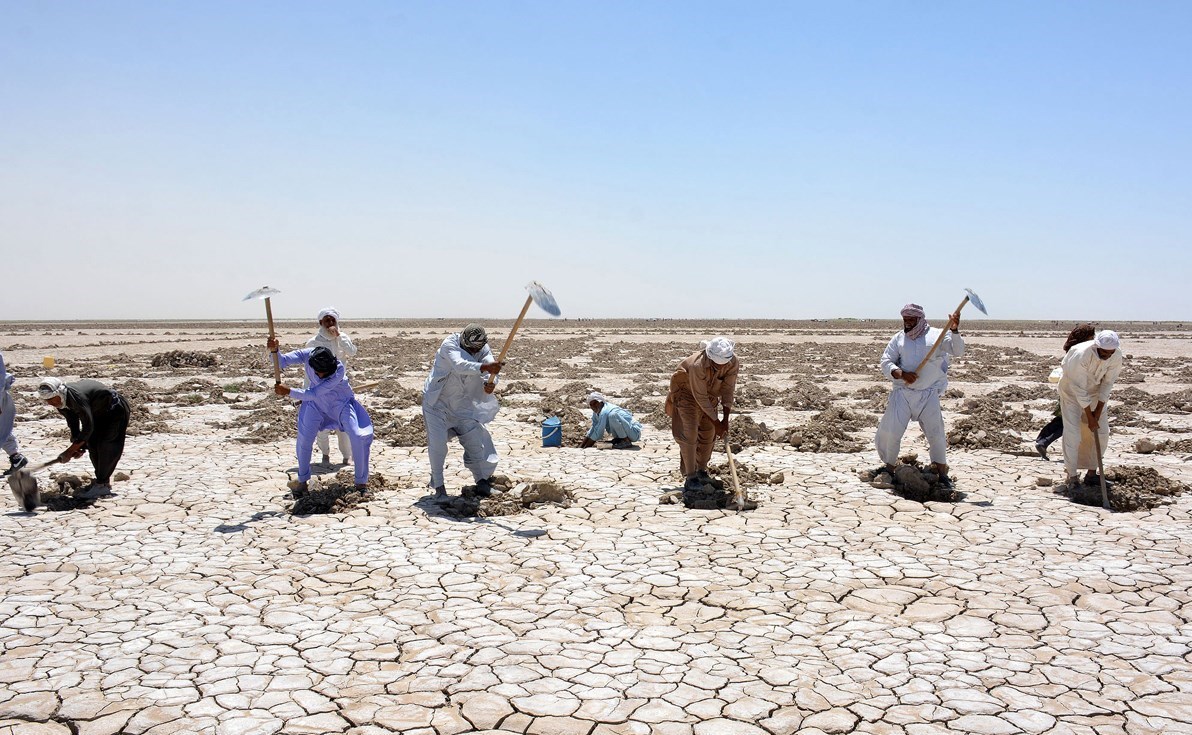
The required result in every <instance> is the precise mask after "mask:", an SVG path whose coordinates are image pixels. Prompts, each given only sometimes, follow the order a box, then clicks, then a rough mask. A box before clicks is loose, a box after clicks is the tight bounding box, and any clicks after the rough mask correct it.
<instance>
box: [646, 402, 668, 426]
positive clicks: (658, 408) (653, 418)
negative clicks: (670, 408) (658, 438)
mask: <svg viewBox="0 0 1192 735" xmlns="http://www.w3.org/2000/svg"><path fill="white" fill-rule="evenodd" d="M638 421H641V422H642V423H643V424H649V425H650V426H653V427H654V428H656V429H658V430H659V431H669V430H670V427H671V417H670V416H667V415H666V401H665V399H663V400H660V401H658V402H657V403H655V404H654V405H653V407H652V408H650V410H648V411H646V412H645V413H643V414H642V415H641V416H639V417H638Z"/></svg>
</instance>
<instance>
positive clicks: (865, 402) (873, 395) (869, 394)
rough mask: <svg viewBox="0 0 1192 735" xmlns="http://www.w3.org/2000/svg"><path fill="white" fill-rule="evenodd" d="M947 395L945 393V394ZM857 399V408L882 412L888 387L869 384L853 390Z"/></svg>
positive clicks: (888, 391)
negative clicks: (866, 386)
mask: <svg viewBox="0 0 1192 735" xmlns="http://www.w3.org/2000/svg"><path fill="white" fill-rule="evenodd" d="M945 395H947V394H945ZM853 397H854V398H856V399H857V402H858V403H857V406H858V408H864V409H866V410H868V411H873V412H875V413H884V412H885V410H886V404H887V403H888V402H889V400H890V389H889V388H888V387H886V386H879V385H871V386H869V387H868V388H861V389H860V390H857V391H854V392H853Z"/></svg>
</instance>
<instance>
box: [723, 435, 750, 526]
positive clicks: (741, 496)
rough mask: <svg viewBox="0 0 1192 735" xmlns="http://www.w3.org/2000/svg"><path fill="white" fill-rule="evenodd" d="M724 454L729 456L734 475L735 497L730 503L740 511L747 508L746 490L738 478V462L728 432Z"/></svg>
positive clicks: (725, 437) (731, 471)
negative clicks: (734, 459) (742, 487)
mask: <svg viewBox="0 0 1192 735" xmlns="http://www.w3.org/2000/svg"><path fill="white" fill-rule="evenodd" d="M724 454H725V456H727V457H728V469H729V472H730V473H732V476H733V499H732V501H730V504H731V506H732V507H733V508H735V509H737V510H738V511H741V510H745V491H743V490H742V489H741V481H740V480H739V479H738V478H737V463H736V462H735V461H733V450H732V448H731V447H729V445H728V432H727V431H726V432H725V433H724Z"/></svg>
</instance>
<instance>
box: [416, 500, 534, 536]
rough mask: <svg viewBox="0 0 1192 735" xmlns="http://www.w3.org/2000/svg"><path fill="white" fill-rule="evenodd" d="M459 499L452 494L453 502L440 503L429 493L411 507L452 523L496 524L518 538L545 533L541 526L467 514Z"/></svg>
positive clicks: (431, 516)
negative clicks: (522, 525)
mask: <svg viewBox="0 0 1192 735" xmlns="http://www.w3.org/2000/svg"><path fill="white" fill-rule="evenodd" d="M459 500H460V498H459V496H453V497H450V498H449V501H455V502H451V503H450V504H449V505H440V504H439V503H438V502H436V500H435V495H434V494H433V493H430V494H427V495H423V496H422V497H421V498H418V499H417V500H415V501H414V504H413V506H411V507H414V508H418V509H419V510H421V511H422V512H423V513H425V514H426V516H427V517H428V518H442V519H444V520H447V521H451V522H453V523H474V524H481V525H486V526H496V527H497V528H501V529H504V530H506V531H508V532H509V533H510V535H513V536H517V537H519V538H539V537H541V536H545V535H546V534H547V531H546V529H542V528H530V529H518V528H512V527H511V526H506V525H505V524H503V523H500V522H499V521H494V520H493V519H492V518H490V517H488V516H478V515H468V514H467V513H466V512H462V511H461V510H459V509H460V505H461V504H460V503H459V502H458V501H459Z"/></svg>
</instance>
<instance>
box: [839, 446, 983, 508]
mask: <svg viewBox="0 0 1192 735" xmlns="http://www.w3.org/2000/svg"><path fill="white" fill-rule="evenodd" d="M858 474H859V475H860V477H861V479H862V480H864V481H865V482H868V483H869V484H871V485H873V486H874V487H876V488H881V489H883V490H893V491H894V492H895V493H897V494H898V495H900V496H902V497H904V498H906V499H907V500H913V501H915V502H916V503H926V502H938V503H955V502H958V501H960V500H962V499H964V493H962V492H960V491H958V490H956V488H955V487H952V488H947V487H943V486H942V485H940V478H939V475H937V474H935V473H934V472H932V471H931V470H930V469H927V468H925V467H922V466H921V465H920V464H919V461H918V460H917V459H915V458H913V457H903V458H902V461H901V462H900V463H899V464H898V465H897V466H896V467H895V468H894V474H890V472H889V470H887V469H886V468H885V467H879V468H877V469H876V470H862V471H861V472H860V473H858Z"/></svg>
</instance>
